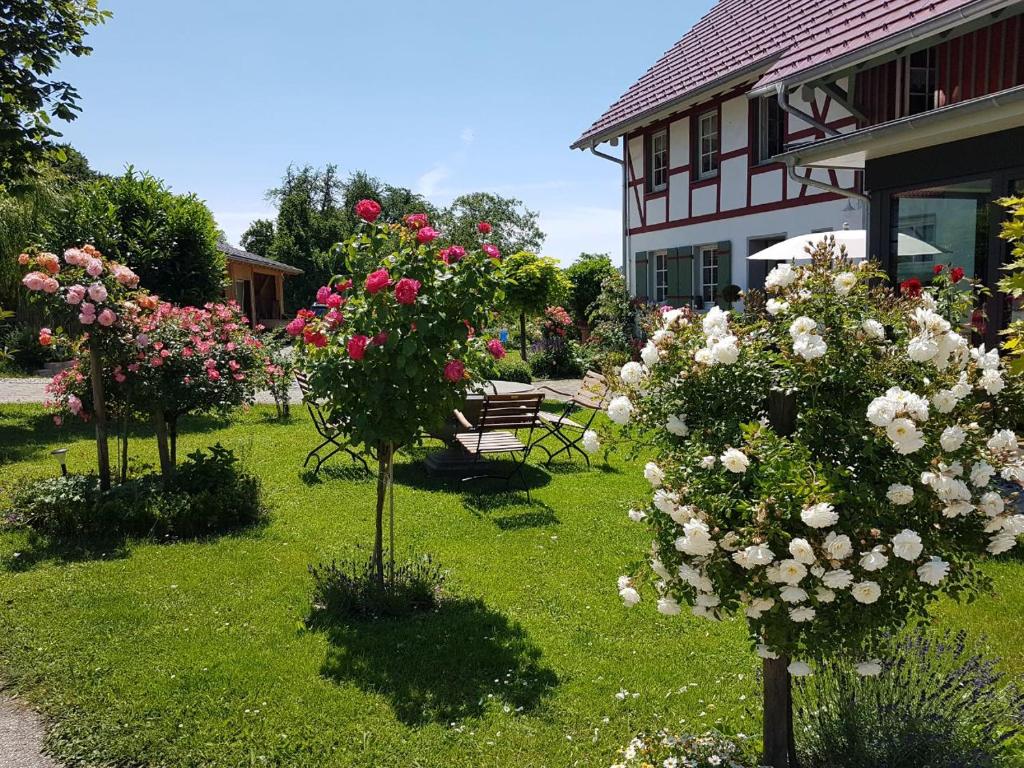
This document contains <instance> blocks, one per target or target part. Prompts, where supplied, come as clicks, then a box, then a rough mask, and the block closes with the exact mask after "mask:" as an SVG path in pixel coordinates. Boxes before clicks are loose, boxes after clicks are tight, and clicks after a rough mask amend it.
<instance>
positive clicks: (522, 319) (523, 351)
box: [519, 312, 526, 360]
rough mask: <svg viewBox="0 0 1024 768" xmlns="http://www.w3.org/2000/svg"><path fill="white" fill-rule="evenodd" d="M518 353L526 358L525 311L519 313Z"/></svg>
mask: <svg viewBox="0 0 1024 768" xmlns="http://www.w3.org/2000/svg"><path fill="white" fill-rule="evenodd" d="M519 354H520V355H522V357H523V360H526V313H525V312H520V313H519Z"/></svg>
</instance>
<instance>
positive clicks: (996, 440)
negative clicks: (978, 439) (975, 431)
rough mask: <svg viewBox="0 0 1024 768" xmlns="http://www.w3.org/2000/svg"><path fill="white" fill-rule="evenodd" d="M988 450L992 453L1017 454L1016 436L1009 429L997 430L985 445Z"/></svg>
mask: <svg viewBox="0 0 1024 768" xmlns="http://www.w3.org/2000/svg"><path fill="white" fill-rule="evenodd" d="M985 445H986V446H988V449H989V450H990V451H993V452H1001V451H1006V452H1007V453H1016V452H1017V436H1016V435H1015V434H1014V433H1013V432H1012V431H1011V430H1009V429H999V430H996V431H995V432H993V433H992V437H990V438H989V439H988V441H987V442H986V443H985Z"/></svg>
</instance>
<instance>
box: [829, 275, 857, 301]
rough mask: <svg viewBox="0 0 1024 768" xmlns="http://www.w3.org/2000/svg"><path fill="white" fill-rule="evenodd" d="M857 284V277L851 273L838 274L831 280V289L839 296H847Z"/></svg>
mask: <svg viewBox="0 0 1024 768" xmlns="http://www.w3.org/2000/svg"><path fill="white" fill-rule="evenodd" d="M856 284H857V275H855V274H854V273H853V272H840V273H839V274H838V275H836V276H835V277H833V278H832V287H833V288H834V289H835V291H836V293H838V294H839V295H840V296H847V295H848V294H849V293H850V291H852V290H853V286H855V285H856Z"/></svg>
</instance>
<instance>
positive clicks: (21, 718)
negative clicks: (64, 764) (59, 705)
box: [0, 693, 58, 768]
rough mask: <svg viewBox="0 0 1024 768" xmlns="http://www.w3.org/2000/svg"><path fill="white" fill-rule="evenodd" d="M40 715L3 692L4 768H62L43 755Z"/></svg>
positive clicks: (0, 741)
mask: <svg viewBox="0 0 1024 768" xmlns="http://www.w3.org/2000/svg"><path fill="white" fill-rule="evenodd" d="M42 744H43V724H42V722H41V720H40V718H39V716H38V715H37V714H36V713H35V712H32V711H31V710H28V709H25V708H24V707H23V706H21V704H19V703H18V702H17V701H15V700H14V699H11V698H10V697H8V696H6V695H5V694H3V693H0V760H2V764H3V767H4V768H58V765H57V763H55V762H54V761H53V760H51V759H50V758H49V757H47V756H46V755H44V754H43V753H42Z"/></svg>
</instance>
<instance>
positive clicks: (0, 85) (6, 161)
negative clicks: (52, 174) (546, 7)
mask: <svg viewBox="0 0 1024 768" xmlns="http://www.w3.org/2000/svg"><path fill="white" fill-rule="evenodd" d="M109 16H110V12H109V11H103V10H100V9H99V7H98V4H97V2H96V0H4V2H3V3H0V94H3V98H2V99H0V180H3V181H5V182H7V183H9V182H11V181H12V180H18V179H21V178H22V177H23V176H24V175H25V174H27V173H29V172H31V171H32V170H33V163H34V162H35V161H36V160H38V159H39V158H40V157H42V155H43V153H44V152H45V151H46V148H47V147H48V146H49V143H50V139H52V138H53V137H55V136H60V133H59V132H58V131H57V130H56V129H55V128H54V127H53V125H52V123H53V121H54V119H57V120H63V121H65V122H69V121H71V120H74V119H75V118H76V117H77V116H78V115H77V113H78V112H79V111H80V107H79V106H78V98H79V97H78V91H76V90H75V88H74V86H72V85H71V84H70V83H68V82H65V81H62V80H58V79H55V78H54V77H52V75H53V73H54V70H56V69H57V67H58V66H59V64H60V61H61V59H62V58H63V57H64V56H68V55H70V56H76V57H78V56H87V55H89V54H90V53H92V48H91V47H89V46H87V45H85V43H84V42H83V41H84V40H85V36H86V33H87V30H88V28H89V27H91V26H95V25H97V24H101V23H103V22H104V21H106V20H107V18H109Z"/></svg>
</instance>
